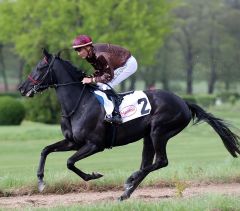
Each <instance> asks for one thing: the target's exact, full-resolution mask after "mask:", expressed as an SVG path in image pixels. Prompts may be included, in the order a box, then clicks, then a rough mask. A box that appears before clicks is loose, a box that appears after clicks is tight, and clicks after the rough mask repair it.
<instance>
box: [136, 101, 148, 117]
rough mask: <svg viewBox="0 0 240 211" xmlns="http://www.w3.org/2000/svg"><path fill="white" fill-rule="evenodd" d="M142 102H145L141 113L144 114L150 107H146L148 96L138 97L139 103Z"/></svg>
mask: <svg viewBox="0 0 240 211" xmlns="http://www.w3.org/2000/svg"><path fill="white" fill-rule="evenodd" d="M142 102H143V106H142V110H141V114H142V115H143V114H147V113H149V110H150V109H147V110H146V107H147V99H146V98H140V99H138V104H141V103H142Z"/></svg>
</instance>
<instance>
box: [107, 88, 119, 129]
mask: <svg viewBox="0 0 240 211" xmlns="http://www.w3.org/2000/svg"><path fill="white" fill-rule="evenodd" d="M108 91H109V90H108ZM109 97H110V99H111V100H112V102H113V106H114V110H113V113H112V117H106V118H105V119H104V121H106V122H111V123H113V124H121V123H122V117H121V114H120V111H119V106H120V104H121V102H122V99H121V98H119V97H118V96H117V94H116V93H114V92H111V93H110V94H109Z"/></svg>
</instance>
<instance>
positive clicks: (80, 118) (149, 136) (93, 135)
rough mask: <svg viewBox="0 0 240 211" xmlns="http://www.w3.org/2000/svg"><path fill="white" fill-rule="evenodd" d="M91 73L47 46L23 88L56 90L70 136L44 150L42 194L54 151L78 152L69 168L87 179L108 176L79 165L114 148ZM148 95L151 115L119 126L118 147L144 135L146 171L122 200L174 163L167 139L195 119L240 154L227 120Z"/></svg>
mask: <svg viewBox="0 0 240 211" xmlns="http://www.w3.org/2000/svg"><path fill="white" fill-rule="evenodd" d="M85 76H86V74H85V73H84V72H83V71H81V70H79V69H78V68H76V67H75V66H74V65H72V64H71V62H69V61H67V60H64V59H63V58H61V57H60V54H56V55H55V54H51V53H49V52H48V51H47V50H45V49H44V50H43V59H41V60H40V61H39V62H38V64H37V65H36V67H35V68H34V69H33V71H32V72H31V73H30V74H29V75H28V77H27V79H26V80H25V81H23V82H22V83H21V84H20V86H19V88H18V90H19V91H20V93H21V94H22V96H27V97H33V96H34V95H35V94H36V93H38V92H42V91H44V90H46V89H47V88H54V89H55V90H56V95H57V98H58V101H59V103H60V105H61V110H62V118H61V130H62V133H63V136H64V139H63V140H61V141H59V142H56V143H54V144H52V145H49V146H46V147H45V148H44V149H43V150H42V152H41V157H40V162H39V167H38V171H37V177H38V189H39V191H40V192H41V191H43V189H44V187H45V182H44V180H43V178H44V166H45V161H46V158H47V156H48V155H49V154H50V153H52V152H59V151H70V150H73V151H76V152H75V153H74V154H73V155H72V156H71V157H70V158H69V159H68V160H67V168H68V169H69V170H71V171H73V172H75V173H76V174H77V175H78V176H79V177H81V178H82V179H83V180H85V181H88V180H93V179H98V178H100V177H102V176H103V175H102V174H100V173H95V172H93V173H92V174H87V173H85V172H83V171H82V170H80V169H79V168H77V167H75V163H76V162H77V161H79V160H81V159H84V158H86V157H88V156H91V155H93V154H95V153H98V152H101V151H103V150H104V149H106V148H108V147H107V143H106V139H107V137H108V133H109V129H108V128H109V127H108V125H109V124H110V123H106V122H104V117H105V110H104V108H103V106H100V104H99V103H98V101H97V99H96V97H95V96H94V93H93V91H92V87H91V86H90V85H86V84H82V83H81V81H82V79H83V77H85ZM144 93H145V94H146V95H147V97H148V99H149V102H150V104H151V107H152V110H151V112H150V114H148V115H145V116H143V117H140V118H137V119H134V120H131V121H128V122H125V123H122V124H120V125H118V126H117V127H118V130H117V134H116V136H115V141H114V143H113V146H112V147H117V146H123V145H127V144H129V143H133V142H136V141H139V140H141V139H143V150H142V161H141V165H140V169H139V170H137V171H136V172H134V173H132V174H131V175H130V176H129V177H128V178H127V180H126V182H125V185H124V191H123V194H122V195H121V196H120V197H119V200H125V199H128V198H129V197H130V196H131V194H132V193H133V191H134V190H135V189H136V188H137V187H138V185H139V184H140V183H141V182H142V181H143V179H144V178H145V177H146V176H147V175H148V174H149V173H150V172H152V171H155V170H158V169H160V168H163V167H166V166H168V158H167V151H166V146H167V142H168V140H170V139H171V138H172V137H173V136H175V135H177V134H178V133H180V132H181V131H182V130H183V129H184V128H185V127H186V126H187V125H188V124H189V123H190V121H191V120H193V124H196V123H198V122H200V121H201V122H207V123H208V124H209V125H210V126H211V127H212V128H213V129H214V130H215V132H216V133H217V134H218V135H219V136H220V138H221V140H222V142H223V144H224V146H225V147H226V149H227V150H228V152H229V153H230V154H231V155H232V156H233V157H238V156H239V154H240V143H239V136H238V135H237V134H235V133H233V132H232V131H231V130H230V128H229V125H227V124H226V123H225V121H224V120H222V119H220V118H217V117H215V116H214V115H212V114H210V113H207V112H206V111H205V110H204V109H203V108H201V107H200V106H199V105H197V104H194V103H190V102H187V101H185V100H183V99H182V98H180V97H179V96H177V95H175V94H174V93H172V92H168V91H164V90H146V91H144ZM154 157H155V159H154Z"/></svg>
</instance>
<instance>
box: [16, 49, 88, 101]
mask: <svg viewBox="0 0 240 211" xmlns="http://www.w3.org/2000/svg"><path fill="white" fill-rule="evenodd" d="M76 69H77V68H76V67H74V66H73V65H71V63H69V62H67V61H64V60H62V59H60V58H59V56H53V55H52V54H50V53H48V51H47V50H46V49H43V59H42V60H40V61H39V62H38V64H37V66H36V67H35V68H34V69H33V70H32V72H31V73H30V74H29V75H28V77H27V79H26V80H25V81H23V82H22V83H21V84H20V86H19V88H18V90H19V91H20V93H21V94H22V95H23V96H27V97H33V96H34V94H36V93H37V92H41V91H43V90H45V89H47V88H49V87H52V86H54V85H58V84H57V83H58V81H57V78H56V73H55V72H54V71H56V70H58V71H62V70H68V71H62V72H63V73H66V72H68V74H69V75H70V76H69V77H70V78H71V80H72V81H74V80H78V81H79V82H80V81H81V79H82V78H83V77H84V73H83V72H81V71H76ZM63 77H64V76H63ZM65 78H66V77H65ZM68 82H69V81H68Z"/></svg>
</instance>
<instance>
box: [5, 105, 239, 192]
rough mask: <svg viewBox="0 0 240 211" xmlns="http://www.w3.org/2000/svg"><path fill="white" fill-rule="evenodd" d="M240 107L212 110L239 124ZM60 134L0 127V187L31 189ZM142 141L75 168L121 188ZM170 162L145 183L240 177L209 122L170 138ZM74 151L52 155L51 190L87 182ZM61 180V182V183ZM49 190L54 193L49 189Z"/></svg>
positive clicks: (29, 126)
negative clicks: (73, 160)
mask: <svg viewBox="0 0 240 211" xmlns="http://www.w3.org/2000/svg"><path fill="white" fill-rule="evenodd" d="M239 108H240V107H239V105H236V106H234V107H233V106H231V105H223V106H221V107H214V108H211V109H209V110H210V111H211V112H212V113H214V114H215V115H216V116H218V117H222V118H224V119H227V120H231V122H232V123H233V124H234V125H236V126H239V127H240V113H239ZM61 138H62V135H61V131H60V126H58V125H44V124H39V123H30V122H24V123H23V124H22V125H21V126H2V127H0V166H1V169H0V191H2V192H6V191H10V190H11V189H16V188H23V187H28V188H30V189H31V190H32V191H34V190H35V189H36V186H35V185H36V171H37V167H38V162H39V158H40V153H41V150H42V149H43V148H44V147H45V146H46V145H49V144H52V143H53V142H56V141H58V140H60V139H61ZM141 151H142V141H139V142H136V143H133V144H130V145H127V146H124V147H118V148H114V149H112V150H105V151H104V152H101V153H98V154H96V155H94V156H91V157H89V158H87V159H84V160H82V161H79V162H78V163H77V166H78V167H79V168H80V169H81V170H83V171H85V172H89V173H91V172H92V171H99V172H101V173H103V174H104V175H105V176H104V177H102V178H101V179H99V180H96V181H91V182H90V183H89V184H90V185H92V186H96V187H102V186H109V185H110V186H111V185H115V186H121V185H122V184H123V183H124V181H125V180H126V179H127V177H128V176H129V175H130V174H131V173H132V172H134V171H136V170H137V169H138V168H139V166H140V163H141ZM167 152H168V159H169V166H168V167H167V168H164V169H161V170H159V171H156V172H153V173H151V174H150V175H149V176H148V177H147V178H146V180H144V183H143V185H153V184H156V183H166V184H169V183H174V178H176V177H177V178H178V179H180V180H194V181H198V182H199V181H211V182H229V181H235V182H236V181H240V173H239V172H240V160H239V159H234V158H232V157H231V156H230V155H229V153H228V152H227V150H226V149H225V147H224V146H223V144H222V141H221V139H220V138H219V137H218V136H217V134H216V133H215V132H214V131H213V129H212V128H211V127H210V126H209V125H207V124H206V123H204V124H200V125H197V126H191V125H190V126H189V127H188V128H186V129H185V130H184V131H183V132H181V133H180V134H178V135H177V136H176V137H174V138H173V139H171V140H170V141H169V144H168V147H167ZM72 154H73V152H59V153H52V154H50V155H49V156H48V158H47V162H46V168H45V180H46V182H47V183H48V185H49V191H50V190H56V189H57V188H56V186H57V187H59V188H60V189H57V190H61V188H62V189H64V188H65V187H66V186H69V187H71V186H74V184H79V185H80V186H82V185H84V184H85V183H82V182H80V181H82V180H80V178H79V177H78V176H77V175H75V174H74V173H73V172H71V171H69V170H68V169H67V167H66V163H67V158H68V157H70V156H71V155H72ZM61 184H62V186H61ZM50 192H51V191H50Z"/></svg>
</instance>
